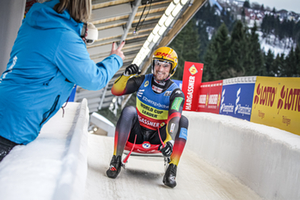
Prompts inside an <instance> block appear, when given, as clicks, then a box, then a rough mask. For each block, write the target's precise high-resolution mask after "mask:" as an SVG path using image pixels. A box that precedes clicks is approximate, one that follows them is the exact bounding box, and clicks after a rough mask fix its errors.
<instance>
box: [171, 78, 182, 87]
mask: <svg viewBox="0 0 300 200" xmlns="http://www.w3.org/2000/svg"><path fill="white" fill-rule="evenodd" d="M172 81H173V82H174V83H176V85H178V87H179V88H180V89H182V81H181V80H174V79H172Z"/></svg>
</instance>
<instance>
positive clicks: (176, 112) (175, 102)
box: [166, 88, 184, 141]
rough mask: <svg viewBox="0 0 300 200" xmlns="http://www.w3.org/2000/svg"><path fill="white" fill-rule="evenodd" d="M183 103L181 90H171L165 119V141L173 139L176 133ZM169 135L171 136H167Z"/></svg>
mask: <svg viewBox="0 0 300 200" xmlns="http://www.w3.org/2000/svg"><path fill="white" fill-rule="evenodd" d="M183 104H184V94H183V92H182V91H181V90H180V89H179V88H178V89H175V90H173V92H172V94H171V96H170V107H169V116H168V120H167V125H166V126H167V127H166V132H167V138H166V141H169V140H173V141H174V140H175V137H176V134H177V132H179V131H178V127H179V121H180V118H181V114H182V110H183ZM169 137H171V138H169Z"/></svg>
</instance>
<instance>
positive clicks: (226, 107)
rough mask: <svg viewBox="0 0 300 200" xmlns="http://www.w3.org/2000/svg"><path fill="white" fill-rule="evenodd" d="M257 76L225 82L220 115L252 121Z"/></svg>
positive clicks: (226, 80)
mask: <svg viewBox="0 0 300 200" xmlns="http://www.w3.org/2000/svg"><path fill="white" fill-rule="evenodd" d="M255 80H256V76H248V77H237V78H231V79H225V80H223V88H222V97H221V105H220V112H219V114H222V115H230V116H233V117H236V118H240V119H245V120H248V121H250V118H251V110H252V100H253V91H254V87H255Z"/></svg>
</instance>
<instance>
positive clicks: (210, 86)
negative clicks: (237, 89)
mask: <svg viewBox="0 0 300 200" xmlns="http://www.w3.org/2000/svg"><path fill="white" fill-rule="evenodd" d="M222 86H223V80H220V81H212V82H206V83H202V84H201V85H200V91H199V98H198V99H199V101H198V109H197V111H198V112H210V113H216V114H219V109H220V101H221V96H222Z"/></svg>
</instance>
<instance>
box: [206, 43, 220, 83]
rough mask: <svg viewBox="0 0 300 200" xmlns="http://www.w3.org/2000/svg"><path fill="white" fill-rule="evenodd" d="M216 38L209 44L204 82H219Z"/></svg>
mask: <svg viewBox="0 0 300 200" xmlns="http://www.w3.org/2000/svg"><path fill="white" fill-rule="evenodd" d="M214 40H215V37H214V38H213V39H212V41H211V43H210V44H209V46H208V48H207V51H206V54H205V56H204V68H203V82H208V81H215V80H217V68H218V67H217V66H216V61H217V50H216V46H215V45H214V44H215V42H213V41H214Z"/></svg>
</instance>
